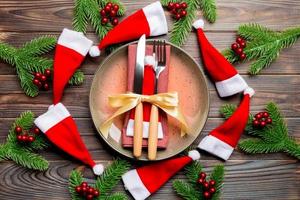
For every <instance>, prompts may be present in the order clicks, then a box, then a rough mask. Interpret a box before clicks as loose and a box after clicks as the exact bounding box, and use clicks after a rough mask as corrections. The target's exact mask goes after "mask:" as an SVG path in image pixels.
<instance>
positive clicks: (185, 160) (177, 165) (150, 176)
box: [122, 150, 200, 200]
mask: <svg viewBox="0 0 300 200" xmlns="http://www.w3.org/2000/svg"><path fill="white" fill-rule="evenodd" d="M198 159H200V153H199V152H198V151H197V150H192V151H190V152H189V153H188V156H183V157H177V158H171V159H168V160H163V161H160V162H155V163H152V164H149V165H146V166H143V167H140V168H137V169H133V170H130V171H128V172H126V173H125V174H124V175H123V176H122V180H123V182H124V186H125V188H126V189H127V190H128V191H129V192H130V193H131V195H132V196H133V197H134V199H135V200H144V199H146V198H147V197H149V196H150V195H151V194H153V193H155V192H156V191H157V190H158V189H159V188H160V187H161V186H162V185H164V184H165V183H166V182H167V181H168V180H169V179H170V178H171V177H172V176H174V175H175V174H176V173H177V172H178V171H180V170H181V169H182V168H184V167H185V166H186V165H187V164H189V163H190V162H192V161H193V160H198Z"/></svg>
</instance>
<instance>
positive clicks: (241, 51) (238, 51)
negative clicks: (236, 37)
mask: <svg viewBox="0 0 300 200" xmlns="http://www.w3.org/2000/svg"><path fill="white" fill-rule="evenodd" d="M235 53H237V54H238V55H241V54H242V53H243V49H242V48H241V47H239V48H237V49H236V50H235Z"/></svg>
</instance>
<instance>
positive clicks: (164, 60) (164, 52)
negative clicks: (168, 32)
mask: <svg viewBox="0 0 300 200" xmlns="http://www.w3.org/2000/svg"><path fill="white" fill-rule="evenodd" d="M163 46H164V51H163V54H164V56H163V63H164V65H165V64H166V61H167V59H166V57H167V55H166V54H167V52H166V51H167V50H166V41H165V40H164V45H163Z"/></svg>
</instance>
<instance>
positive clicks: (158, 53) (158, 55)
mask: <svg viewBox="0 0 300 200" xmlns="http://www.w3.org/2000/svg"><path fill="white" fill-rule="evenodd" d="M153 54H154V57H155V61H156V62H155V63H156V64H155V66H153V68H154V72H155V84H154V85H155V86H154V94H156V93H157V88H158V80H159V76H160V74H161V73H162V72H163V71H164V70H165V68H166V42H165V41H157V44H156V41H154V42H153ZM158 115H159V111H158V108H157V107H156V106H155V105H152V106H151V114H150V124H149V137H148V159H149V160H155V159H156V153H157V135H158V133H157V131H158Z"/></svg>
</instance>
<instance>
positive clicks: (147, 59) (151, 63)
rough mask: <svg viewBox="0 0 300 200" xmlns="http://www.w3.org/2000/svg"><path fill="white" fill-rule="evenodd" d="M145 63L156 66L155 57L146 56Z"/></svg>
mask: <svg viewBox="0 0 300 200" xmlns="http://www.w3.org/2000/svg"><path fill="white" fill-rule="evenodd" d="M144 64H145V65H151V66H152V67H154V66H155V59H154V57H153V56H145V60H144Z"/></svg>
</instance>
